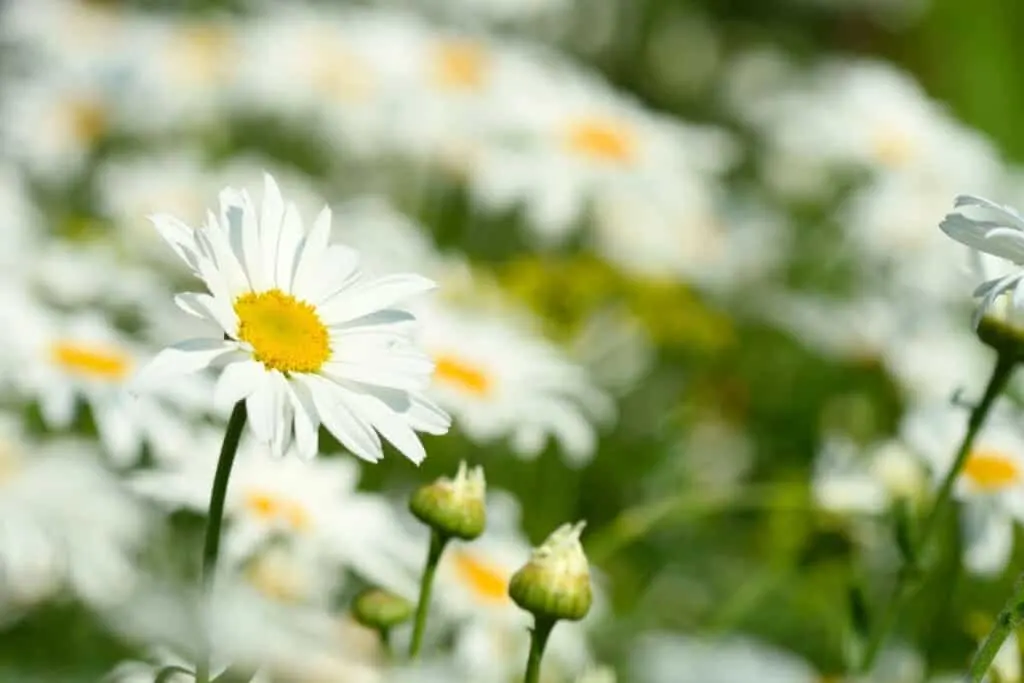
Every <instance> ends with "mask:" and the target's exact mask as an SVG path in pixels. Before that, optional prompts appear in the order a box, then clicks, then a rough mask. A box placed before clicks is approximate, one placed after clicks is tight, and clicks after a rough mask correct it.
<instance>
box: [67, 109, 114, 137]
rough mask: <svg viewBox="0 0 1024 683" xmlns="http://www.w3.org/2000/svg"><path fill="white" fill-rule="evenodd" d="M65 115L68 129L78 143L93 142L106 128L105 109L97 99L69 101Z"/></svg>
mask: <svg viewBox="0 0 1024 683" xmlns="http://www.w3.org/2000/svg"><path fill="white" fill-rule="evenodd" d="M65 116H66V117H67V126H68V131H69V132H70V133H71V137H72V138H73V139H74V140H75V141H76V142H78V143H79V144H83V145H87V144H90V143H92V142H95V141H96V140H97V139H99V137H100V136H102V135H103V133H105V132H106V130H107V123H108V120H107V110H106V108H105V107H104V106H103V103H102V102H100V101H98V100H94V99H88V98H86V99H80V100H76V101H74V102H70V103H68V105H67V110H66V112H65Z"/></svg>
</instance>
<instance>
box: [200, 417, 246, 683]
mask: <svg viewBox="0 0 1024 683" xmlns="http://www.w3.org/2000/svg"><path fill="white" fill-rule="evenodd" d="M245 418H246V412H245V402H244V401H239V402H238V403H236V404H235V407H234V409H233V410H232V411H231V417H230V418H229V419H228V427H227V431H225V432H224V442H223V443H222V444H221V447H220V458H219V459H218V460H217V471H216V472H215V473H214V475H213V488H212V489H211V490H210V509H209V512H208V513H207V515H206V538H205V539H204V541H203V567H202V582H203V590H204V591H205V592H206V593H207V594H209V593H211V592H212V590H213V577H214V574H215V573H216V571H217V558H218V557H219V556H220V528H221V526H222V524H223V523H224V501H225V499H226V498H227V493H228V481H229V480H230V479H231V468H232V466H233V465H234V463H235V454H236V453H237V452H238V443H239V441H241V439H242V429H243V428H244V427H245ZM203 647H204V650H205V651H204V652H203V653H202V654H201V655H200V657H199V662H198V663H197V664H196V683H209V681H210V645H209V642H208V639H207V642H205V643H204V644H203Z"/></svg>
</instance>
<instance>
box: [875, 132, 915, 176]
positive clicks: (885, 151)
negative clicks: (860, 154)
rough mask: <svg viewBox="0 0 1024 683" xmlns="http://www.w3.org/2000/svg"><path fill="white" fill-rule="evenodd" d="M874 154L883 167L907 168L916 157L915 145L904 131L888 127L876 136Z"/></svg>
mask: <svg viewBox="0 0 1024 683" xmlns="http://www.w3.org/2000/svg"><path fill="white" fill-rule="evenodd" d="M873 145H874V154H875V158H876V159H877V160H878V163H880V164H881V165H882V166H887V167H889V168H898V167H900V166H906V165H907V164H908V163H910V160H911V159H912V158H913V156H914V143H913V141H912V140H911V139H910V136H908V135H907V134H906V133H905V132H904V131H902V130H900V129H898V128H895V127H888V128H883V129H882V130H880V131H878V132H877V133H876V134H875V136H874V141H873Z"/></svg>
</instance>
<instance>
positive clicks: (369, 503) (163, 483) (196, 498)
mask: <svg viewBox="0 0 1024 683" xmlns="http://www.w3.org/2000/svg"><path fill="white" fill-rule="evenodd" d="M220 439H221V435H220V434H218V433H212V432H210V433H206V434H204V436H203V437H201V438H199V439H197V440H196V441H194V442H193V443H191V444H189V445H187V446H185V448H186V449H187V451H188V453H187V454H183V455H180V456H179V459H178V461H177V464H173V465H171V466H169V467H167V468H164V469H160V470H150V471H146V472H139V473H137V474H135V475H134V476H133V477H132V479H131V481H132V486H133V488H134V489H135V490H136V491H138V492H139V493H141V494H142V495H145V496H146V497H148V498H151V499H154V500H156V501H159V502H160V503H162V504H164V505H167V506H169V507H171V508H184V509H189V510H194V511H196V512H200V513H202V512H205V511H206V510H207V508H208V507H209V501H210V482H211V481H213V472H214V470H215V469H216V465H217V456H218V452H219V445H220ZM358 472H359V469H358V467H357V465H356V464H355V463H354V462H352V461H351V460H348V459H344V458H337V457H334V458H321V459H317V460H312V461H306V460H303V459H301V458H272V457H271V456H270V453H269V452H268V450H267V448H266V447H264V446H261V445H260V444H259V443H257V442H256V441H255V440H252V439H248V438H246V439H243V441H242V443H241V445H240V447H239V451H238V454H237V456H236V461H235V465H234V468H233V470H232V475H231V481H230V482H229V484H228V492H227V500H226V503H225V519H226V520H227V521H228V527H227V529H226V531H225V534H224V545H225V551H224V552H225V557H226V558H229V559H230V561H234V562H236V563H238V562H243V561H246V560H248V559H250V558H251V557H253V556H254V555H259V554H260V553H261V552H262V551H263V549H264V548H265V546H267V544H270V543H272V542H273V541H275V539H279V538H280V539H283V540H285V541H287V542H288V543H289V544H291V545H292V546H294V548H296V551H297V552H305V550H304V549H308V551H309V552H310V553H311V555H306V556H305V557H307V562H306V564H307V565H308V567H309V568H311V569H312V567H313V566H314V565H316V563H317V562H322V563H326V564H327V565H328V567H325V570H326V571H331V569H330V567H333V575H334V576H339V574H340V572H339V570H340V569H347V570H351V571H354V572H355V573H357V574H359V575H360V576H361V577H362V578H363V579H364V580H366V581H370V582H374V583H376V584H378V585H382V586H385V587H387V588H389V589H391V590H393V591H395V592H397V593H400V594H402V595H406V596H409V595H414V594H415V585H416V583H415V569H414V568H415V567H417V566H418V565H419V564H420V562H421V560H422V558H420V554H421V550H422V548H421V546H420V545H419V544H418V543H416V539H415V538H414V537H411V536H409V535H407V534H406V533H404V532H403V531H402V528H401V525H400V524H399V522H398V520H397V518H396V516H395V513H394V511H393V509H392V508H391V506H390V504H389V503H387V502H386V501H384V500H383V499H381V498H379V497H378V496H376V495H373V494H364V493H358V492H356V490H355V487H356V481H357V479H358ZM313 558H320V560H317V561H314V559H313ZM280 559H281V557H280V556H274V555H271V556H269V558H268V557H267V556H263V557H262V559H261V560H257V562H256V564H254V565H252V566H251V571H253V572H255V574H254V575H253V576H254V578H262V579H265V580H266V582H267V584H266V585H267V586H269V585H270V584H271V583H274V582H277V583H280V584H281V585H282V586H283V585H284V583H282V582H288V581H289V579H288V577H287V576H285V575H283V574H282V573H281V572H282V571H285V570H286V569H287V565H285V564H281V563H280V562H277V560H280ZM278 570H280V571H278ZM275 576H276V577H277V579H280V581H277V579H275ZM339 578H340V576H339ZM309 579H311V580H312V581H311V583H313V584H315V583H317V580H316V577H315V575H313V576H310V577H309ZM271 592H274V591H273V590H271ZM284 592H289V591H287V590H285V591H284Z"/></svg>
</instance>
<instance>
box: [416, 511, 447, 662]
mask: <svg viewBox="0 0 1024 683" xmlns="http://www.w3.org/2000/svg"><path fill="white" fill-rule="evenodd" d="M447 543H448V538H447V537H445V536H442V535H441V534H439V533H438V532H437V531H434V530H432V531H431V532H430V547H429V548H428V549H427V562H426V565H425V566H424V567H423V577H422V579H421V580H420V599H419V602H418V603H416V622H415V625H414V626H413V630H412V640H411V641H409V659H410V660H413V659H416V657H417V656H418V655H419V653H420V646H422V645H423V631H424V630H425V629H426V627H427V611H428V610H429V609H430V593H431V591H432V590H433V588H434V574H436V573H437V565H438V563H440V561H441V554H442V553H444V547H445V545H446V544H447Z"/></svg>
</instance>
